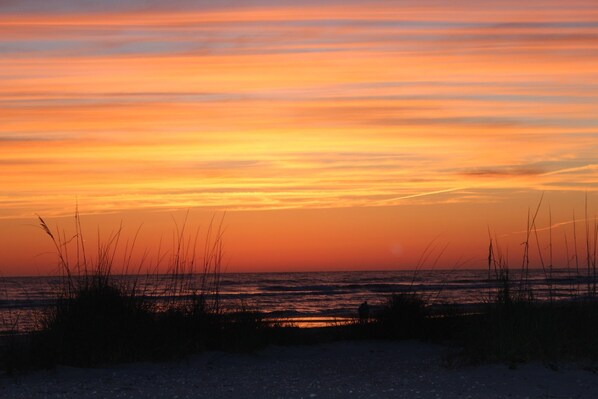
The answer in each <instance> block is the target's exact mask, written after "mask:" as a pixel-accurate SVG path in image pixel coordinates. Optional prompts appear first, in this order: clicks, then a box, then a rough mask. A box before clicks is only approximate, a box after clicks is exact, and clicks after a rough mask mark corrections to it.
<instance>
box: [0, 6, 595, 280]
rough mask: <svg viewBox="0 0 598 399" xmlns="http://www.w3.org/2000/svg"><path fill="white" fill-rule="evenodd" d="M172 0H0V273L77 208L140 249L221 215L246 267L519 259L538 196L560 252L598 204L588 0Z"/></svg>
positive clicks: (231, 261) (24, 262) (232, 263)
mask: <svg viewBox="0 0 598 399" xmlns="http://www.w3.org/2000/svg"><path fill="white" fill-rule="evenodd" d="M165 4H166V3H163V2H158V1H149V2H148V1H144V2H142V1H140V0H126V1H116V0H109V1H103V2H98V3H93V2H80V1H74V0H57V1H56V2H52V4H51V6H50V5H49V3H48V4H46V3H43V4H40V3H39V2H37V1H32V0H31V1H30V0H25V1H19V2H0V171H1V172H0V273H2V274H4V275H14V274H47V273H51V272H52V271H53V270H54V268H55V258H54V257H52V255H48V254H47V252H48V251H50V250H51V247H50V246H49V243H48V242H47V239H46V238H45V237H44V236H43V234H42V233H41V231H39V229H36V228H35V227H32V225H35V223H36V220H35V217H34V215H35V214H36V213H38V214H40V215H41V216H43V217H45V218H47V219H48V221H50V223H51V225H52V226H55V225H57V224H58V225H60V226H61V227H63V228H67V229H69V228H70V227H71V226H72V220H71V219H72V218H69V217H68V216H69V215H72V214H73V212H74V209H75V204H76V203H77V202H78V204H79V208H80V210H81V213H82V215H83V217H82V220H83V223H84V224H85V226H86V228H88V229H90V230H91V231H95V230H96V229H97V228H98V227H99V228H100V229H101V231H103V232H105V234H108V233H109V232H110V231H113V230H114V229H116V228H117V226H118V224H119V223H120V221H121V220H122V221H123V223H124V225H125V232H126V234H129V235H132V234H134V232H135V230H136V229H137V227H138V226H139V225H140V224H141V223H143V226H144V227H143V228H142V233H141V236H142V238H143V240H142V244H138V245H139V247H140V248H139V251H140V252H142V250H143V248H148V249H155V247H156V244H157V242H158V241H159V239H160V236H163V237H166V241H167V240H168V238H170V237H171V236H172V232H173V230H174V223H173V218H174V219H176V220H178V221H180V220H182V218H183V216H184V212H185V210H187V209H190V215H191V216H190V218H191V223H190V224H193V225H194V226H196V225H201V226H202V227H203V228H204V229H205V227H206V225H207V223H208V222H209V219H210V217H211V215H213V214H218V215H219V214H220V213H221V212H222V211H225V210H226V211H227V216H226V220H225V224H226V226H227V232H226V252H227V262H228V265H229V266H228V267H229V270H231V271H252V270H260V271H262V270H277V271H286V270H332V269H335V270H336V269H339V270H341V269H342V270H346V269H394V268H412V267H414V266H415V265H416V264H417V262H418V259H419V257H420V256H421V254H422V253H423V252H424V250H425V248H426V246H427V245H428V244H429V243H433V247H434V248H437V251H441V250H442V248H444V247H445V246H446V251H445V253H444V254H443V256H442V258H441V260H440V261H439V262H438V264H437V266H436V267H448V268H452V267H455V265H459V267H483V266H484V257H485V250H486V246H487V241H488V238H487V237H488V233H487V232H488V228H490V229H491V230H492V231H493V232H494V233H495V234H496V235H497V236H499V237H500V239H501V241H502V242H503V243H504V246H505V248H506V247H509V254H510V255H511V256H512V258H513V264H516V263H517V262H518V260H519V259H520V251H521V247H520V245H519V244H520V243H521V240H522V237H523V236H522V235H521V233H520V232H521V231H522V230H524V229H525V225H526V222H527V210H528V208H529V207H532V208H533V207H535V206H536V204H537V202H538V200H539V198H540V196H541V194H542V193H543V192H544V193H545V196H544V207H543V209H542V213H541V216H540V218H539V219H538V227H539V228H542V227H545V226H547V225H548V224H549V211H548V209H549V207H550V212H551V219H552V222H553V224H557V225H558V226H556V227H555V229H554V232H553V233H554V236H555V240H558V241H557V242H556V244H558V247H559V250H558V251H557V255H558V256H559V257H560V261H561V263H562V264H564V263H565V260H564V257H565V255H564V250H563V249H562V247H563V245H562V243H563V242H564V237H565V234H568V235H572V225H571V224H570V223H568V222H570V221H571V220H572V218H573V212H574V211H575V212H576V217H578V219H582V218H584V217H585V204H584V202H585V195H586V193H587V197H588V203H589V205H588V216H589V217H590V218H591V219H592V221H591V222H592V223H593V217H594V215H595V214H597V213H598V204H597V202H598V195H597V194H596V191H598V155H597V154H598V6H597V5H596V3H595V2H594V1H582V0H579V1H578V0H573V1H568V2H562V1H529V2H521V1H488V2H479V1H475V2H474V1H469V0H461V1H455V2H450V4H449V2H444V1H415V0H413V1H404V2H400V3H397V2H367V1H355V2H351V1H349V2H347V1H344V2H340V1H328V2H317V1H305V2H291V1H267V0H261V1H256V2H252V3H251V6H247V5H246V4H247V3H246V2H241V1H228V2H217V1H216V2H214V1H210V2H197V1H186V0H177V1H173V2H168V6H165ZM65 217H67V218H65ZM579 223H581V224H580V225H578V229H579V231H578V234H579V235H581V234H582V233H583V232H584V229H585V226H584V225H583V223H584V222H583V221H580V222H579ZM540 235H541V236H542V235H546V234H544V232H540ZM543 238H546V237H543ZM569 240H571V238H569ZM90 245H92V246H93V243H91V244H90ZM542 245H544V246H545V245H546V244H545V243H543V244H542ZM580 245H581V242H580ZM427 266H429V267H431V266H432V265H431V264H428V265H427Z"/></svg>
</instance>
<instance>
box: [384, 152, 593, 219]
mask: <svg viewBox="0 0 598 399" xmlns="http://www.w3.org/2000/svg"><path fill="white" fill-rule="evenodd" d="M596 168H598V164H594V163H592V164H588V165H584V166H576V167H573V168H564V169H558V170H552V171H550V172H544V173H540V174H538V176H552V175H558V174H561V173H568V172H577V171H580V170H586V169H596ZM519 177H520V176H510V177H505V178H503V179H501V180H493V181H490V182H485V183H479V184H470V185H468V186H461V187H453V188H447V189H444V190H435V191H428V192H425V193H417V194H409V195H404V196H402V197H395V198H389V199H385V200H381V201H380V202H394V201H400V200H404V199H410V198H418V197H427V196H429V195H437V194H444V193H450V192H454V191H461V190H467V189H470V188H480V187H484V186H490V185H492V184H494V183H496V182H499V181H505V180H509V179H517V178H519ZM571 222H572V221H571ZM563 223H565V222H563Z"/></svg>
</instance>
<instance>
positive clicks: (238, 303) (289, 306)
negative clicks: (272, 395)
mask: <svg viewBox="0 0 598 399" xmlns="http://www.w3.org/2000/svg"><path fill="white" fill-rule="evenodd" d="M584 272H585V270H584V271H581V273H582V274H580V275H578V274H577V273H576V272H575V270H572V269H557V270H553V272H552V277H551V278H550V279H548V278H547V276H546V275H545V273H544V271H542V270H530V272H529V278H528V282H529V284H530V286H531V287H532V288H533V290H534V295H535V297H536V298H538V299H544V298H547V297H548V295H549V291H550V290H552V294H553V298H556V299H565V298H568V297H571V296H572V295H575V294H576V293H577V290H578V289H579V290H582V292H585V290H586V284H587V282H588V278H587V277H586V275H585V274H583V273H584ZM510 277H511V280H512V281H513V286H514V287H515V288H516V287H518V284H519V282H520V281H521V279H520V276H519V275H518V273H517V271H511V274H510ZM115 278H118V279H122V280H123V281H127V282H129V283H130V282H132V281H136V282H137V294H138V295H144V296H145V297H147V298H148V299H149V300H152V301H156V303H158V304H159V303H160V302H163V301H166V300H172V299H173V298H172V290H169V289H168V287H170V286H171V284H172V279H171V277H170V276H168V275H158V276H156V275H153V276H120V277H115ZM196 278H197V280H199V277H196ZM61 281H62V279H61V278H60V277H4V278H0V331H7V330H11V329H18V330H19V331H30V330H33V329H35V328H36V327H37V325H36V320H37V319H38V318H39V315H40V314H41V312H42V311H43V310H44V309H46V308H47V307H48V306H51V305H52V304H53V303H54V302H55V300H56V298H57V296H58V293H59V292H60V287H61ZM497 287H498V283H497V281H496V278H495V276H494V274H493V273H492V274H491V275H490V278H489V275H488V270H418V271H405V270H402V271H351V272H306V273H224V274H222V275H221V279H220V285H219V299H220V304H221V307H222V309H225V310H230V311H235V310H241V309H245V310H256V311H259V312H262V313H263V314H264V316H265V317H268V318H274V319H282V320H290V321H296V322H300V323H302V325H303V326H309V325H312V326H314V325H321V324H322V323H327V322H330V321H332V320H342V319H343V318H347V317H352V316H354V315H356V313H357V307H358V306H359V304H361V303H362V302H363V301H368V303H369V304H370V305H371V306H372V308H373V309H375V308H376V307H379V306H381V305H382V304H383V303H384V301H385V300H386V298H388V297H389V296H390V295H391V294H392V293H399V292H417V293H418V294H420V295H421V296H422V297H423V298H424V299H426V300H427V301H428V302H429V303H430V304H431V305H441V304H445V303H452V304H461V305H464V306H468V305H476V304H480V303H483V302H485V301H487V299H488V298H489V296H490V295H492V294H493V292H496V289H497ZM188 294H189V293H188V292H184V291H181V292H178V293H177V296H176V298H174V299H177V298H178V299H184V298H185V297H188V296H187V295H188ZM310 322H311V324H310Z"/></svg>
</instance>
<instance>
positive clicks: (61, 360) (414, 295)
mask: <svg viewBox="0 0 598 399" xmlns="http://www.w3.org/2000/svg"><path fill="white" fill-rule="evenodd" d="M540 205H541V201H540V204H539V205H538V207H537V209H536V210H535V212H534V213H532V212H530V213H529V216H528V223H527V231H526V239H525V241H524V242H523V244H522V247H523V256H522V261H521V265H520V266H518V270H515V271H516V273H514V272H513V271H514V269H513V268H512V267H511V266H510V265H509V262H508V259H507V257H506V256H504V255H503V252H502V250H501V248H500V245H499V242H498V240H497V239H496V238H492V237H490V239H489V248H488V282H489V283H492V284H491V285H490V288H489V289H488V292H486V293H484V295H485V297H486V302H485V303H483V304H481V305H480V306H478V307H476V308H464V307H462V306H460V305H459V304H443V305H439V304H437V303H431V302H432V301H430V298H425V297H423V296H422V295H420V294H419V293H418V292H417V286H416V285H414V284H412V285H411V288H410V289H409V290H407V291H405V292H398V293H394V294H392V295H390V296H388V297H387V298H386V299H385V301H384V303H383V305H382V306H381V307H378V308H377V309H376V311H372V312H371V313H370V312H369V309H368V312H367V316H366V315H365V312H364V311H363V309H362V314H361V318H357V317H356V318H355V321H354V322H353V323H340V324H337V325H332V326H329V327H324V328H313V329H301V328H297V327H296V326H292V325H284V324H282V323H273V322H272V321H266V320H264V318H263V317H262V315H261V313H260V312H258V311H257V310H248V309H245V308H241V309H239V310H238V311H230V310H229V311H227V312H225V311H223V309H222V308H221V306H220V304H219V282H220V274H221V268H222V262H223V244H222V237H223V233H222V225H221V223H220V225H219V226H217V227H215V228H212V224H213V223H211V224H210V227H209V229H208V232H207V237H206V241H205V243H204V249H203V252H202V256H201V257H199V256H198V255H197V252H198V250H197V244H196V242H197V234H196V235H195V240H189V239H188V238H186V236H185V234H186V233H185V228H186V222H185V223H184V224H183V225H182V226H181V227H180V228H179V226H177V234H176V236H175V237H176V243H175V245H174V248H175V249H174V251H173V254H172V256H171V260H170V265H171V266H170V274H169V281H170V283H169V284H168V292H167V293H161V295H157V296H155V297H153V296H152V295H151V293H148V292H147V288H146V287H140V286H139V282H138V280H137V279H135V278H133V279H130V278H128V279H123V278H118V277H119V276H115V274H114V267H113V266H114V259H115V256H116V246H117V245H118V243H119V240H120V230H119V231H117V233H115V234H113V235H111V236H110V237H109V239H108V240H107V241H106V242H105V243H103V244H98V251H97V255H96V256H95V257H94V259H93V260H90V257H89V256H88V254H87V252H86V250H85V247H84V245H83V236H82V231H81V228H80V222H79V217H78V214H77V215H76V226H77V228H76V234H75V236H74V237H73V238H70V239H67V238H66V235H65V234H64V232H62V233H61V232H57V233H55V232H52V231H51V230H50V228H49V227H48V225H47V224H46V223H45V221H44V220H43V219H41V218H40V224H41V227H42V229H43V230H44V231H45V233H46V234H47V235H48V236H49V237H50V239H51V240H52V242H53V244H54V246H55V248H56V252H57V255H58V258H59V261H60V268H61V270H62V272H63V280H62V281H63V283H62V286H61V287H62V289H61V293H60V297H59V298H58V299H57V301H56V304H55V305H54V306H52V307H51V308H49V310H48V311H47V312H45V313H44V314H43V317H42V318H41V319H40V328H39V331H35V332H32V333H29V334H26V335H18V334H13V335H8V336H7V337H5V339H4V345H3V347H2V350H3V356H2V361H3V365H4V367H5V369H6V370H7V371H9V372H14V371H19V370H26V369H29V368H38V367H50V366H52V365H55V364H68V365H76V366H94V365H99V364H105V363H113V362H128V361H136V360H160V359H171V358H179V357H181V356H185V355H187V354H191V353H195V352H198V351H202V350H206V349H217V350H232V351H247V350H253V349H256V348H260V347H263V346H265V345H269V344H282V345H289V344H313V343H320V342H329V341H334V340H343V339H373V338H374V339H424V340H433V341H435V342H444V343H449V344H451V345H457V346H459V347H461V348H462V357H461V358H462V359H463V360H465V361H468V362H488V361H491V362H497V361H498V362H507V363H509V364H517V363H519V362H526V361H530V360H541V361H545V362H554V361H562V360H583V359H586V360H598V335H597V334H596V333H595V331H598V298H597V296H596V283H597V276H596V273H595V270H596V260H597V258H596V253H597V247H598V224H597V223H596V221H594V225H593V226H591V225H590V223H589V218H588V217H587V215H586V218H585V221H586V226H585V227H586V228H585V232H586V237H585V240H584V244H585V245H584V246H585V248H584V249H585V250H584V254H585V259H584V260H585V265H582V267H581V268H580V265H579V263H580V261H579V260H580V258H581V257H580V256H579V254H578V249H577V248H578V242H577V233H576V230H575V228H576V224H575V223H574V224H573V228H574V229H573V240H572V241H569V242H572V243H573V248H574V251H572V254H571V256H569V251H568V255H567V256H568V259H567V267H569V268H571V269H572V270H571V272H572V273H571V275H575V276H576V278H577V279H575V280H572V281H575V282H574V283H572V286H571V292H572V293H573V295H571V296H570V298H569V299H566V300H562V299H558V298H556V297H555V295H554V291H553V289H552V285H551V278H552V272H553V260H552V232H551V230H550V235H549V240H550V242H549V243H548V245H542V244H541V243H540V240H539V235H538V233H537V231H538V230H537V228H536V218H537V215H538V213H539V210H540ZM586 213H587V211H586ZM565 238H566V237H565ZM73 240H74V241H73ZM534 240H535V246H536V248H537V251H538V258H539V259H540V264H541V266H542V270H543V271H544V276H545V278H546V281H547V284H548V297H547V298H546V297H543V298H540V295H538V294H537V293H536V292H534V289H533V288H532V285H531V284H530V281H529V267H530V257H531V256H530V253H531V250H530V248H532V247H533V246H534V245H533V244H534ZM134 241H135V240H133V244H134ZM72 242H74V243H75V246H76V260H75V261H74V262H71V260H70V259H69V252H68V251H67V248H68V245H69V243H72ZM566 242H567V241H566ZM133 244H132V245H126V247H125V248H126V249H125V256H124V259H125V260H126V261H125V269H124V270H125V271H128V270H130V264H129V263H127V262H130V260H131V251H132V247H133ZM543 248H549V253H548V254H544V253H543ZM70 253H73V251H71V252H70ZM424 255H425V256H422V259H423V261H422V262H425V260H426V259H428V258H430V257H431V253H430V251H428V249H427V250H426V253H425V254H424ZM158 259H159V261H161V259H162V257H158ZM436 261H437V258H436V260H435V262H436ZM570 261H571V262H570ZM573 261H574V262H573ZM422 264H423V263H422ZM583 266H585V267H583ZM419 268H420V264H418V269H417V270H419ZM139 270H140V268H137V271H136V272H137V275H139ZM417 270H416V271H417ZM580 270H581V271H584V270H585V274H584V275H582V276H581V278H580V275H581V273H580ZM514 275H515V276H518V278H517V279H514V278H513V276H514ZM414 280H415V279H414ZM165 294H167V295H165ZM156 297H158V298H163V297H167V298H169V299H168V300H166V301H165V302H164V301H163V302H159V301H156V300H153V299H152V298H154V299H155V298H156ZM356 316H357V315H356Z"/></svg>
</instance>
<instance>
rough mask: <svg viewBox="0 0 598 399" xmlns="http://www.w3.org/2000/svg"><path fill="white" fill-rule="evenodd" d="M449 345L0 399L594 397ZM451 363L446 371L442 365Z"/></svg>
mask: <svg viewBox="0 0 598 399" xmlns="http://www.w3.org/2000/svg"><path fill="white" fill-rule="evenodd" d="M456 351H457V348H454V347H447V346H442V345H435V344H429V343H421V342H417V341H401V342H396V341H394V342H391V341H341V342H335V343H325V344H318V345H306V346H300V345H297V346H284V347H283V346H271V347H267V348H265V349H263V350H259V351H256V352H252V353H227V352H205V353H202V354H198V355H194V356H191V357H189V358H187V359H185V360H181V361H172V362H163V363H131V364H125V365H118V366H109V367H99V368H94V369H80V368H73V367H57V368H55V369H53V370H46V371H38V372H35V373H32V374H29V375H24V376H19V377H9V376H2V377H1V378H0V397H2V398H6V399H9V398H181V399H182V398H349V397H352V398H422V399H432V398H447V399H450V398H480V399H482V398H483V399H491V398H596V397H597V396H598V375H597V374H596V370H595V369H592V368H589V367H582V366H581V365H576V364H558V365H556V366H555V365H550V366H547V365H543V364H540V363H528V364H525V365H518V366H517V367H509V366H507V365H504V364H490V365H476V366H472V365H466V364H461V363H460V362H457V363H454V362H450V361H448V360H447V359H450V358H451V355H453V354H455V353H456ZM451 363H453V364H451Z"/></svg>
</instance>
